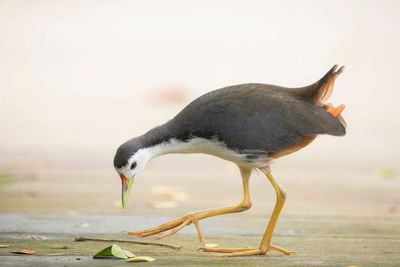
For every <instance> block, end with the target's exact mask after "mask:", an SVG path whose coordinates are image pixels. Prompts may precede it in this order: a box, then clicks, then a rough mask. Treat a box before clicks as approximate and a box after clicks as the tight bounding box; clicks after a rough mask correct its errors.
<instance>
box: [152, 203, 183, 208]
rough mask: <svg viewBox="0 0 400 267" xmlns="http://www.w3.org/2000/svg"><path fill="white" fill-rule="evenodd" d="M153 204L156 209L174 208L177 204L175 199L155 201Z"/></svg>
mask: <svg viewBox="0 0 400 267" xmlns="http://www.w3.org/2000/svg"><path fill="white" fill-rule="evenodd" d="M151 206H152V207H153V208H155V209H173V208H176V206H177V204H176V202H174V201H153V202H151Z"/></svg>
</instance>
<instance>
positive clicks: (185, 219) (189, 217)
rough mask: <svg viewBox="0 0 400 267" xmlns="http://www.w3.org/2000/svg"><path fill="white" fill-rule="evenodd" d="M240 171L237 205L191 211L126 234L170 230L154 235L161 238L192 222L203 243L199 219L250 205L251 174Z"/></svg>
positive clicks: (248, 170) (141, 235)
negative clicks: (241, 198)
mask: <svg viewBox="0 0 400 267" xmlns="http://www.w3.org/2000/svg"><path fill="white" fill-rule="evenodd" d="M240 172H241V175H242V180H243V200H242V202H240V203H239V204H238V205H235V206H230V207H223V208H217V209H209V210H202V211H195V212H191V213H189V214H186V215H184V216H182V217H179V218H176V219H174V220H171V221H168V222H166V223H163V224H160V225H158V226H155V227H151V228H148V229H144V230H139V231H128V234H129V235H137V236H140V237H146V236H151V235H154V234H158V233H161V232H165V231H167V230H170V231H168V232H166V233H164V234H162V235H160V236H158V237H156V239H161V238H164V237H167V236H170V235H173V234H175V233H177V232H178V231H179V230H181V229H182V228H184V227H185V226H187V225H189V224H191V223H193V224H194V225H195V226H196V229H197V234H198V237H199V240H200V242H202V243H203V244H204V243H205V240H204V236H203V233H202V231H201V228H200V224H199V220H201V219H204V218H208V217H212V216H217V215H221V214H226V213H233V212H241V211H245V210H248V209H249V208H250V207H251V200H250V193H249V178H250V174H251V169H244V168H240Z"/></svg>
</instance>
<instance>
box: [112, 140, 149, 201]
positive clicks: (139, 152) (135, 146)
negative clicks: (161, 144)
mask: <svg viewBox="0 0 400 267" xmlns="http://www.w3.org/2000/svg"><path fill="white" fill-rule="evenodd" d="M149 160H150V155H149V153H148V151H147V150H146V149H143V145H142V143H141V142H140V141H139V140H138V139H131V140H129V141H128V142H126V143H124V144H122V145H121V146H120V147H119V148H118V150H117V152H116V153H115V156H114V168H115V170H116V171H117V173H118V175H119V177H120V178H121V184H122V207H124V208H125V207H126V204H127V202H128V198H129V192H130V190H131V187H132V184H133V182H134V179H135V176H136V175H137V174H138V173H140V172H141V171H142V170H143V169H144V167H145V166H146V164H147V162H148V161H149Z"/></svg>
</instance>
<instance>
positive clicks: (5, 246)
mask: <svg viewBox="0 0 400 267" xmlns="http://www.w3.org/2000/svg"><path fill="white" fill-rule="evenodd" d="M9 247H10V245H8V244H0V248H9Z"/></svg>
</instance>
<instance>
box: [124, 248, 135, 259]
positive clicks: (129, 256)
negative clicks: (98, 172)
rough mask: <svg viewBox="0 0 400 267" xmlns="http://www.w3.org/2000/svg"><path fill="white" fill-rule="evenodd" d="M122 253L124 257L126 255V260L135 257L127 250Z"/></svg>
mask: <svg viewBox="0 0 400 267" xmlns="http://www.w3.org/2000/svg"><path fill="white" fill-rule="evenodd" d="M124 252H125V255H126V256H127V257H128V258H133V257H136V255H135V254H133V253H132V252H130V251H128V250H124Z"/></svg>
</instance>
